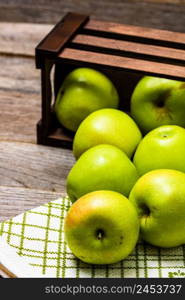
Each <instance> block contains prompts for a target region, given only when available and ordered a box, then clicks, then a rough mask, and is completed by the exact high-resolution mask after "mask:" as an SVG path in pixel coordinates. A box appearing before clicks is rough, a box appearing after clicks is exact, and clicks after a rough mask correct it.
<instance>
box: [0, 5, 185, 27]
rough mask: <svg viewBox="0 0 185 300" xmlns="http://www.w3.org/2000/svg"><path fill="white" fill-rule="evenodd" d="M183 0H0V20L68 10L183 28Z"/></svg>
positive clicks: (48, 19)
mask: <svg viewBox="0 0 185 300" xmlns="http://www.w3.org/2000/svg"><path fill="white" fill-rule="evenodd" d="M184 3H185V2H184V0H143V1H141V0H116V1H112V0H103V1H94V0H86V1H84V0H78V1H76V0H67V1H58V0H53V1H50V0H45V1H43V0H29V1H24V0H17V1H15V0H9V1H6V2H5V1H4V0H0V20H2V21H8V22H13V21H16V22H32V23H56V22H58V21H59V19H61V17H63V16H64V15H65V14H66V13H67V12H68V11H75V12H79V13H84V14H91V15H92V17H93V18H99V19H102V20H109V21H114V22H121V23H127V24H133V25H139V26H140V25H141V26H149V27H154V28H161V29H169V30H175V31H183V32H184V12H185V6H184Z"/></svg>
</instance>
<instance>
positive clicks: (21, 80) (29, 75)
mask: <svg viewBox="0 0 185 300" xmlns="http://www.w3.org/2000/svg"><path fill="white" fill-rule="evenodd" d="M0 65H1V68H0V106H1V110H0V118H1V122H0V140H11V141H25V142H31V143H33V142H36V133H35V132H36V123H37V121H38V120H39V119H40V114H41V113H40V106H41V105H40V102H41V100H40V74H39V72H38V71H37V70H35V65H34V61H33V60H32V59H28V58H22V57H8V56H0ZM2 66H3V67H2Z"/></svg>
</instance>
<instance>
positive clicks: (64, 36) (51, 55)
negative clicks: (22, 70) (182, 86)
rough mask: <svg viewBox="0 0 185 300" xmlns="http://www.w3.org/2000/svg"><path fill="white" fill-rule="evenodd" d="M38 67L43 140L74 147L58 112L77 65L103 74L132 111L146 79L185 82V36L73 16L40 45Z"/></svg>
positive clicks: (124, 107) (39, 130)
mask: <svg viewBox="0 0 185 300" xmlns="http://www.w3.org/2000/svg"><path fill="white" fill-rule="evenodd" d="M36 67H37V68H38V69H41V89H42V117H41V120H40V121H39V122H38V124H37V141H38V143H39V144H44V145H51V146H58V147H67V148H71V146H72V140H73V136H74V133H71V132H69V131H68V130H66V129H65V128H64V127H62V125H60V124H59V122H58V121H57V119H56V116H55V113H54V111H53V104H54V101H55V99H56V95H57V92H58V90H59V88H60V86H61V84H62V81H63V80H64V78H65V76H66V75H67V74H68V73H69V72H70V71H72V70H73V69H75V68H77V67H90V68H94V69H96V70H99V71H101V72H103V73H104V74H106V75H107V76H108V77H109V78H110V79H111V80H112V82H113V83H114V84H115V86H116V88H117V90H118V93H119V95H120V107H119V108H120V109H122V110H125V111H128V110H129V102H130V96H131V93H132V91H133V89H134V87H135V85H136V84H137V82H138V80H139V79H140V78H141V77H142V76H143V75H151V76H157V77H165V78H171V79H176V80H181V81H184V79H185V34H183V33H178V32H170V31H164V30H156V29H151V28H143V27H135V26H129V25H122V24H116V23H110V22H102V21H96V20H91V19H90V18H89V17H88V16H84V15H81V14H76V13H68V14H67V15H66V16H65V18H64V19H62V20H61V21H60V22H59V23H58V24H57V25H56V26H55V27H54V28H53V30H52V31H51V32H50V33H49V34H48V35H47V36H46V37H45V38H44V39H43V40H42V41H41V42H40V44H39V45H38V46H37V47H36ZM53 71H54V72H53ZM53 73H54V75H53V77H52V76H51V74H53Z"/></svg>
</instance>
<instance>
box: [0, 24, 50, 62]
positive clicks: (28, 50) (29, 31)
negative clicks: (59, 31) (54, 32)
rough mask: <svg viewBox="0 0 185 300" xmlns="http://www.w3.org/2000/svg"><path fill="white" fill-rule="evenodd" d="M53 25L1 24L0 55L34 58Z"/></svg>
mask: <svg viewBox="0 0 185 300" xmlns="http://www.w3.org/2000/svg"><path fill="white" fill-rule="evenodd" d="M52 27H53V25H46V24H45V25H42V24H28V23H4V22H1V23H0V54H6V55H18V56H20V55H21V56H28V57H33V56H34V55H35V47H36V45H37V44H38V43H39V42H40V41H41V40H42V39H43V38H44V37H45V36H46V34H47V33H48V32H49V31H50V30H51V29H52Z"/></svg>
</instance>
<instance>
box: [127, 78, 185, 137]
mask: <svg viewBox="0 0 185 300" xmlns="http://www.w3.org/2000/svg"><path fill="white" fill-rule="evenodd" d="M131 116H132V117H133V118H134V119H135V121H136V123H137V124H138V125H139V127H140V128H141V130H142V131H143V132H144V133H146V132H148V131H150V130H152V129H154V128H156V127H159V126H162V125H179V126H182V127H185V82H181V81H176V80H170V79H165V78H157V77H150V76H145V77H143V78H142V79H141V80H140V81H139V83H138V84H137V85H136V87H135V89H134V92H133V94H132V97H131Z"/></svg>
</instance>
